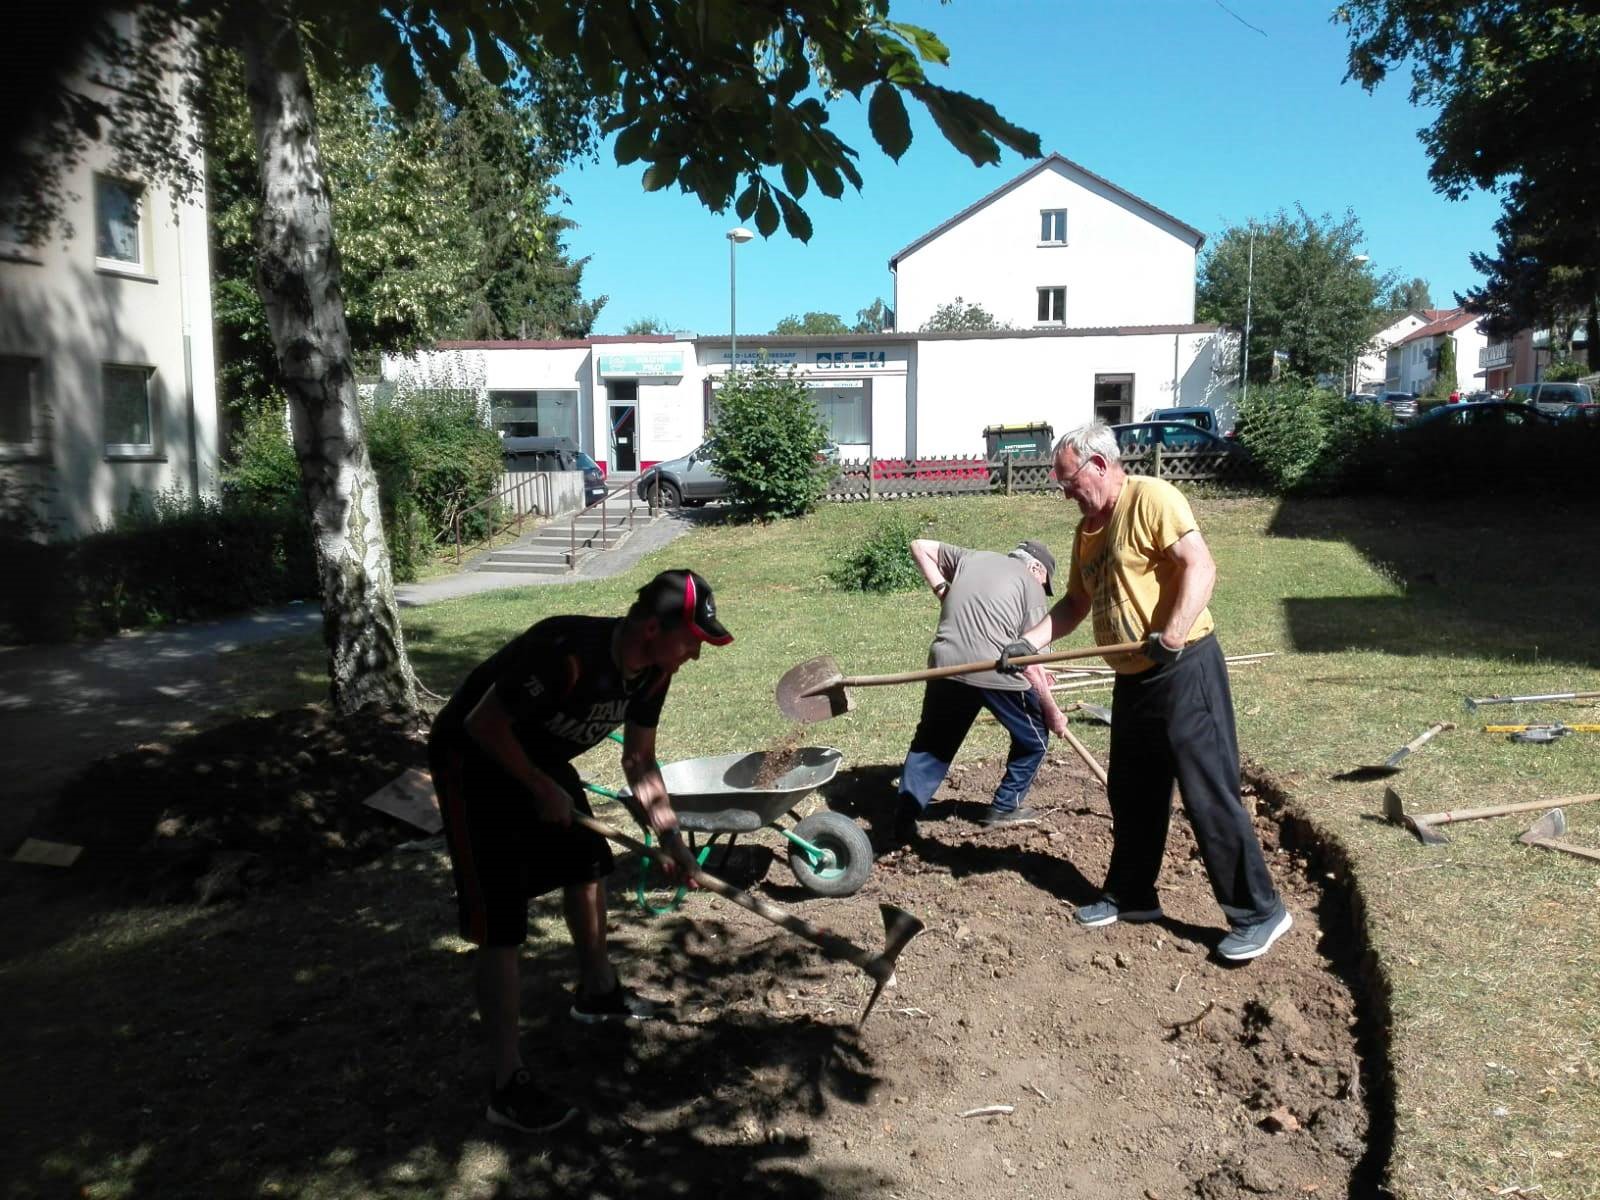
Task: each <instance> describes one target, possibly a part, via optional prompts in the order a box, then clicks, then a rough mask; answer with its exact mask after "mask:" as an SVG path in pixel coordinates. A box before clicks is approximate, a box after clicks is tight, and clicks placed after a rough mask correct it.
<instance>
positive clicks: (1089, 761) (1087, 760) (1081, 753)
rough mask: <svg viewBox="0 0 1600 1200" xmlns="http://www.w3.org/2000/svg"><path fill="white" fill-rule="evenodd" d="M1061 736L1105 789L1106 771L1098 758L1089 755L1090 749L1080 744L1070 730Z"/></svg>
mask: <svg viewBox="0 0 1600 1200" xmlns="http://www.w3.org/2000/svg"><path fill="white" fill-rule="evenodd" d="M1061 736H1062V738H1063V739H1065V741H1066V743H1067V745H1069V746H1071V747H1072V748H1073V749H1074V750H1076V751H1077V752H1078V757H1079V758H1081V759H1083V762H1084V765H1085V766H1087V767H1088V768H1089V770H1091V771H1093V772H1094V777H1095V778H1096V779H1098V780H1099V781H1100V786H1101V787H1105V786H1106V769H1105V768H1104V767H1102V766H1101V765H1100V760H1099V759H1098V758H1096V757H1095V756H1094V755H1093V754H1091V753H1089V747H1087V746H1085V745H1084V744H1083V743H1082V742H1080V741H1079V740H1078V737H1077V735H1076V734H1074V733H1073V732H1072V730H1070V729H1069V730H1067V731H1066V732H1065V733H1063V734H1062V735H1061Z"/></svg>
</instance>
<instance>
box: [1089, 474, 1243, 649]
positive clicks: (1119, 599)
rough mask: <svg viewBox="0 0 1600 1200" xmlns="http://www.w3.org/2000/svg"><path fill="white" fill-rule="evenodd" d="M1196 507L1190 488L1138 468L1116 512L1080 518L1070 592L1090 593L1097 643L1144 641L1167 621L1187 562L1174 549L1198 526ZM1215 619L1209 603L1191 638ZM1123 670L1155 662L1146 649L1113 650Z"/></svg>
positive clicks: (1126, 484) (1199, 635)
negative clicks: (1098, 521)
mask: <svg viewBox="0 0 1600 1200" xmlns="http://www.w3.org/2000/svg"><path fill="white" fill-rule="evenodd" d="M1197 528H1199V527H1198V526H1197V525H1196V524H1195V520H1194V512H1193V511H1192V510H1191V509H1190V508H1189V502H1188V501H1187V500H1185V499H1184V497H1183V493H1182V492H1180V491H1179V490H1178V489H1177V488H1175V487H1173V486H1172V485H1171V484H1170V483H1168V482H1167V481H1166V480H1164V479H1150V478H1147V477H1145V476H1142V475H1130V476H1128V477H1127V479H1126V480H1125V481H1124V482H1123V485H1122V494H1121V495H1120V496H1118V497H1117V503H1116V505H1115V506H1114V507H1113V508H1112V510H1111V516H1110V518H1109V519H1108V520H1107V521H1106V523H1105V524H1104V525H1103V526H1102V527H1101V528H1099V529H1097V530H1095V531H1094V532H1093V533H1090V532H1089V531H1087V530H1086V529H1085V528H1084V525H1083V523H1080V524H1079V525H1078V532H1077V535H1076V536H1075V537H1074V538H1073V541H1072V566H1071V569H1070V570H1069V571H1068V573H1067V594H1068V595H1078V596H1088V597H1089V616H1090V619H1091V620H1092V621H1093V623H1094V640H1095V645H1097V646H1110V645H1115V644H1116V643H1117V642H1142V641H1143V640H1144V639H1145V638H1146V637H1148V636H1149V633H1150V631H1151V630H1152V629H1163V628H1165V626H1166V620H1167V614H1168V613H1170V612H1171V611H1172V605H1173V601H1174V600H1176V598H1177V587H1178V585H1177V577H1178V572H1179V565H1178V564H1177V563H1175V562H1173V561H1172V560H1171V559H1170V558H1168V557H1167V554H1166V551H1167V549H1168V547H1170V546H1171V545H1172V544H1173V543H1174V542H1176V541H1177V540H1178V539H1179V538H1181V537H1182V536H1183V535H1184V534H1186V533H1188V532H1189V531H1190V530H1192V529H1197ZM1214 627H1215V625H1214V623H1213V621H1212V620H1211V610H1210V609H1209V608H1202V609H1201V610H1200V615H1199V616H1198V617H1196V618H1195V622H1194V625H1193V626H1192V627H1191V628H1190V630H1189V641H1191V642H1195V641H1198V640H1200V639H1201V638H1203V637H1205V636H1206V634H1208V633H1210V632H1211V631H1212V629H1213V628H1214ZM1106 662H1108V663H1109V664H1110V665H1111V667H1112V668H1113V669H1114V670H1116V671H1117V672H1118V673H1119V674H1124V675H1127V674H1132V673H1134V672H1136V671H1146V670H1149V669H1150V668H1151V667H1153V666H1155V663H1154V662H1152V661H1151V660H1150V659H1149V658H1147V657H1145V656H1144V655H1143V654H1115V655H1110V656H1108V657H1107V659H1106Z"/></svg>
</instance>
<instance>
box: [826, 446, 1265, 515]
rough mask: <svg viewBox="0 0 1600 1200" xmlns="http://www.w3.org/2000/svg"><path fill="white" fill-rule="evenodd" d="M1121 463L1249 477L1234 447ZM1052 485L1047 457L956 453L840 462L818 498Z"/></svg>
mask: <svg viewBox="0 0 1600 1200" xmlns="http://www.w3.org/2000/svg"><path fill="white" fill-rule="evenodd" d="M1122 466H1123V469H1124V470H1126V471H1127V472H1128V474H1130V475H1155V476H1157V477H1158V478H1161V479H1170V480H1172V481H1173V482H1175V483H1187V482H1195V481H1199V480H1216V481H1220V482H1227V483H1248V482H1250V481H1251V480H1252V479H1253V478H1254V472H1253V471H1252V470H1251V467H1250V461H1249V458H1248V456H1246V455H1245V454H1244V452H1243V451H1240V450H1165V449H1162V448H1161V447H1159V446H1158V447H1154V448H1153V449H1151V450H1148V451H1146V452H1144V453H1142V454H1125V455H1123V457H1122ZM1055 490H1056V480H1055V472H1054V463H1053V462H1052V460H1051V459H1049V458H1044V457H1035V456H1027V457H1024V456H1022V455H1013V456H1008V457H1006V458H998V459H985V458H981V457H970V456H964V455H957V456H951V457H947V458H915V459H905V458H875V459H872V460H870V461H868V460H866V459H861V460H857V461H854V462H842V463H840V464H839V473H838V474H837V475H836V476H835V477H834V480H833V482H832V483H831V484H830V485H829V487H828V491H827V493H826V494H825V496H824V497H823V498H824V499H826V500H836V501H841V502H847V501H851V500H898V499H908V498H912V497H917V496H973V495H980V496H988V495H1002V496H1011V495H1016V494H1018V493H1020V492H1053V491H1055Z"/></svg>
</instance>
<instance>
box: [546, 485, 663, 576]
mask: <svg viewBox="0 0 1600 1200" xmlns="http://www.w3.org/2000/svg"><path fill="white" fill-rule="evenodd" d="M633 486H634V485H633V483H632V481H630V482H628V483H623V484H618V485H617V486H616V487H608V488H607V489H606V491H605V494H604V495H603V496H601V497H600V500H599V503H598V504H591V505H589V506H588V507H587V508H580V509H579V510H578V511H577V512H575V513H573V514H572V519H571V520H569V521H568V522H567V571H568V573H571V572H573V571H576V570H577V569H578V518H579V517H582V516H586V515H587V514H589V513H591V512H593V511H594V510H595V509H596V508H598V509H599V510H600V541H601V543H602V544H603V545H604V544H609V542H610V538H609V537H608V534H609V533H610V531H611V521H610V516H609V514H608V513H607V511H606V503H607V501H609V500H610V499H611V497H612V496H617V495H623V496H625V495H627V494H628V493H629V492H631V491H632V490H633ZM650 515H651V516H652V517H653V516H655V509H654V508H653V507H652V508H651V510H650ZM627 523H628V532H629V533H632V532H633V502H632V501H631V500H630V501H629V502H628V522H627ZM621 527H622V522H621V521H620V520H619V521H618V522H617V528H619V529H620V528H621ZM584 540H585V541H589V542H592V541H593V538H592V537H589V538H585V539H584Z"/></svg>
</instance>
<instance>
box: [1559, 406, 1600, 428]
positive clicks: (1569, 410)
mask: <svg viewBox="0 0 1600 1200" xmlns="http://www.w3.org/2000/svg"><path fill="white" fill-rule="evenodd" d="M1561 419H1562V420H1563V421H1584V422H1587V423H1588V424H1590V425H1600V404H1569V405H1567V406H1566V407H1565V408H1564V409H1562V410H1561Z"/></svg>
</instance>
